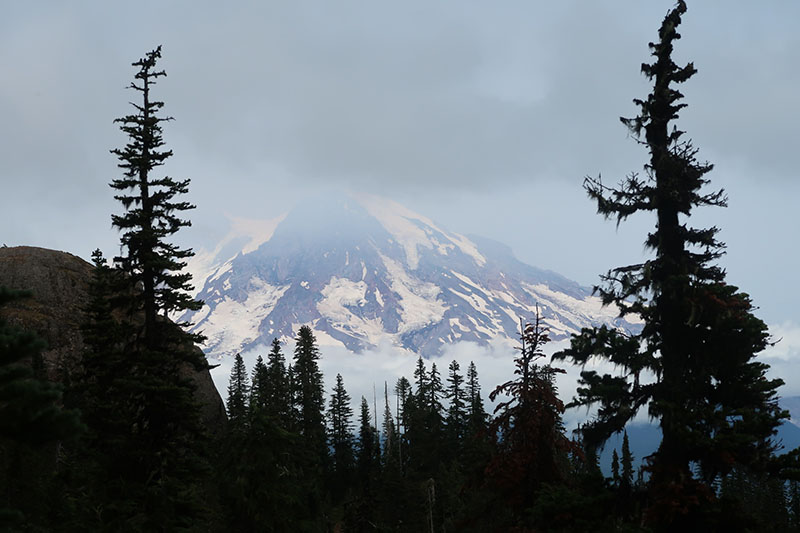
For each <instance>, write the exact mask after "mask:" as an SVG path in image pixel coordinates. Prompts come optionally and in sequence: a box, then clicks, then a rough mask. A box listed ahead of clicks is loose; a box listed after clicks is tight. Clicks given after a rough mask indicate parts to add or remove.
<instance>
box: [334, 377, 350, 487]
mask: <svg viewBox="0 0 800 533" xmlns="http://www.w3.org/2000/svg"><path fill="white" fill-rule="evenodd" d="M352 418H353V408H352V407H350V395H349V394H347V391H346V390H345V388H344V380H343V379H342V375H341V374H336V385H334V387H333V394H332V395H331V399H330V403H329V404H328V423H329V424H330V429H329V436H328V442H329V446H330V449H331V452H332V455H331V494H332V496H333V499H334V501H342V500H343V499H345V498H346V497H347V496H348V494H347V493H348V492H349V489H350V487H351V486H352V484H353V474H354V472H355V457H354V449H353V448H354V442H353V433H352V430H353V423H352Z"/></svg>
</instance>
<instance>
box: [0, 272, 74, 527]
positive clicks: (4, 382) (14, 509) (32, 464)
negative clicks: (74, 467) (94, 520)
mask: <svg viewBox="0 0 800 533" xmlns="http://www.w3.org/2000/svg"><path fill="white" fill-rule="evenodd" d="M25 296H29V293H25V292H21V291H11V290H9V289H7V288H5V287H0V307H2V306H4V305H7V304H8V303H9V302H11V301H13V300H16V299H19V298H22V297H25ZM44 346H45V343H44V341H43V340H42V339H40V338H39V337H38V336H36V335H35V334H34V333H31V332H26V331H22V330H20V329H18V328H16V327H14V326H11V325H10V324H8V323H7V322H6V321H5V320H3V319H2V318H0V494H1V495H2V500H0V502H2V503H0V529H2V530H9V531H12V530H23V524H24V525H25V527H24V529H26V530H27V529H28V528H32V527H34V524H36V523H37V522H41V518H42V516H43V515H44V514H45V512H46V511H47V510H48V505H49V504H52V503H53V502H47V501H43V500H42V498H45V494H46V493H45V491H44V489H45V487H46V486H47V485H48V484H49V483H50V481H51V478H52V475H53V473H54V471H55V468H54V467H55V465H54V464H53V461H52V458H54V457H55V450H54V449H53V447H52V445H54V444H56V443H58V442H63V441H66V440H74V439H75V438H76V437H77V436H79V434H80V432H81V430H82V427H81V424H80V422H79V419H78V414H77V413H76V412H74V411H70V410H65V409H62V408H61V407H60V406H59V404H60V401H61V390H60V388H59V387H57V386H56V385H53V384H51V383H48V382H45V381H42V380H39V379H37V378H36V377H35V376H34V373H33V369H32V361H33V360H35V359H36V358H37V357H40V351H41V350H42V349H43V348H44ZM47 497H50V495H48V496H47ZM56 497H58V495H56ZM36 525H41V524H36Z"/></svg>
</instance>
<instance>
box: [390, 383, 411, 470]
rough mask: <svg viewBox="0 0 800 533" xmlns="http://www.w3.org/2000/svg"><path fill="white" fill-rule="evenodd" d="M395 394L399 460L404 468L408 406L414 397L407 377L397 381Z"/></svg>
mask: <svg viewBox="0 0 800 533" xmlns="http://www.w3.org/2000/svg"><path fill="white" fill-rule="evenodd" d="M394 393H395V396H396V397H397V412H396V413H395V416H396V418H397V425H396V428H397V454H398V458H399V459H400V466H401V468H404V463H403V461H404V459H403V448H404V447H405V446H406V444H405V440H406V436H405V429H406V405H407V404H408V401H409V399H410V398H411V397H412V395H413V390H412V389H411V383H410V382H409V381H408V379H406V377H405V376H401V377H399V378H398V379H397V382H396V383H395V385H394Z"/></svg>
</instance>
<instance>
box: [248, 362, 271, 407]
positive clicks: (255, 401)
mask: <svg viewBox="0 0 800 533" xmlns="http://www.w3.org/2000/svg"><path fill="white" fill-rule="evenodd" d="M268 385H269V384H268V381H267V365H265V364H264V359H263V358H262V357H261V356H260V355H259V356H258V357H256V364H255V365H253V375H252V377H251V378H250V398H249V404H248V405H249V406H250V413H251V414H255V413H256V412H257V411H264V409H266V406H267V401H268V397H269V396H268V395H269V389H268V388H267V387H268Z"/></svg>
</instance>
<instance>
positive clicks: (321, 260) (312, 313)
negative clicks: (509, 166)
mask: <svg viewBox="0 0 800 533" xmlns="http://www.w3.org/2000/svg"><path fill="white" fill-rule="evenodd" d="M531 238H532V239H534V238H535V235H532V236H531ZM190 271H192V272H193V273H194V275H195V277H194V279H195V282H196V283H197V286H198V287H199V291H198V293H197V297H198V298H199V299H201V300H203V301H204V302H205V306H204V307H203V308H202V309H201V310H200V311H197V312H192V313H188V314H186V315H184V317H182V318H183V319H186V320H189V321H191V322H193V323H194V324H195V326H194V328H195V330H198V331H202V332H203V333H204V334H205V335H206V336H207V337H208V341H207V343H206V348H205V350H206V353H207V354H208V355H209V356H212V357H223V356H228V355H231V354H234V353H237V352H240V351H246V350H248V349H251V348H254V347H256V346H259V345H267V344H268V343H269V342H270V341H271V340H272V338H273V337H278V338H292V337H294V335H295V334H296V332H297V330H298V328H299V327H300V326H301V325H303V324H309V325H311V326H312V327H313V329H314V330H315V332H316V334H317V337H318V340H319V341H320V344H321V345H331V344H334V345H343V346H345V347H346V348H348V349H349V350H352V351H361V350H364V349H368V348H374V347H376V346H378V345H381V344H383V343H387V342H388V343H390V344H392V345H395V346H400V347H403V348H406V349H407V350H410V351H412V352H415V353H419V354H421V355H423V356H426V357H427V356H431V355H435V354H438V353H440V350H441V349H442V347H443V346H444V345H445V344H447V343H454V342H458V341H469V342H475V343H478V344H482V345H484V344H487V343H488V342H489V341H490V340H492V339H497V338H500V339H506V340H508V341H509V342H512V343H513V342H516V339H517V336H518V331H519V320H520V318H522V319H525V320H529V319H530V318H531V317H532V316H533V315H534V313H535V310H536V307H537V305H538V307H539V310H540V312H541V313H542V315H543V316H544V318H545V320H546V323H547V325H548V326H549V327H550V329H551V337H552V338H554V339H556V340H557V339H561V338H566V337H567V336H568V335H569V334H571V333H574V332H577V331H579V330H580V328H582V327H586V326H592V325H597V324H610V325H613V326H614V327H619V328H627V329H631V330H632V329H635V328H636V327H637V325H636V324H632V323H628V322H625V321H623V320H620V319H619V318H618V317H617V311H616V309H614V308H607V307H602V306H601V304H600V300H599V298H597V297H593V296H592V295H591V290H590V289H589V288H587V287H582V286H580V285H579V284H577V283H575V282H573V281H570V280H568V279H567V278H565V277H563V276H561V275H559V274H556V273H554V272H551V271H547V270H542V269H539V268H536V267H533V266H529V265H526V264H524V263H522V262H520V261H519V260H517V259H516V258H515V257H514V256H513V254H512V253H511V250H510V249H509V248H508V247H506V246H504V245H502V244H500V243H497V242H494V241H490V240H486V239H482V238H478V237H471V238H467V237H465V236H463V235H460V234H458V233H452V232H448V231H446V230H444V229H442V228H441V227H439V226H437V225H436V224H435V223H434V222H433V221H432V220H430V219H429V218H427V217H425V216H422V215H420V214H417V213H414V212H412V211H410V210H408V209H406V208H404V207H403V206H401V205H399V204H397V203H395V202H392V201H389V200H386V199H384V198H380V197H376V196H371V195H364V194H360V195H341V196H327V197H324V198H314V199H309V200H307V201H304V202H303V203H301V204H300V205H298V206H297V207H295V208H293V209H292V210H291V211H290V212H289V213H288V214H287V215H285V216H282V217H279V218H278V219H275V220H272V221H262V222H252V221H251V222H249V223H248V222H246V221H236V228H235V231H234V232H233V233H232V234H231V235H229V237H228V238H226V239H225V240H224V241H223V242H221V243H220V244H219V246H217V248H216V249H215V250H214V251H213V252H202V253H200V254H198V256H197V257H196V258H195V259H194V260H193V262H192V263H191V264H190Z"/></svg>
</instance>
